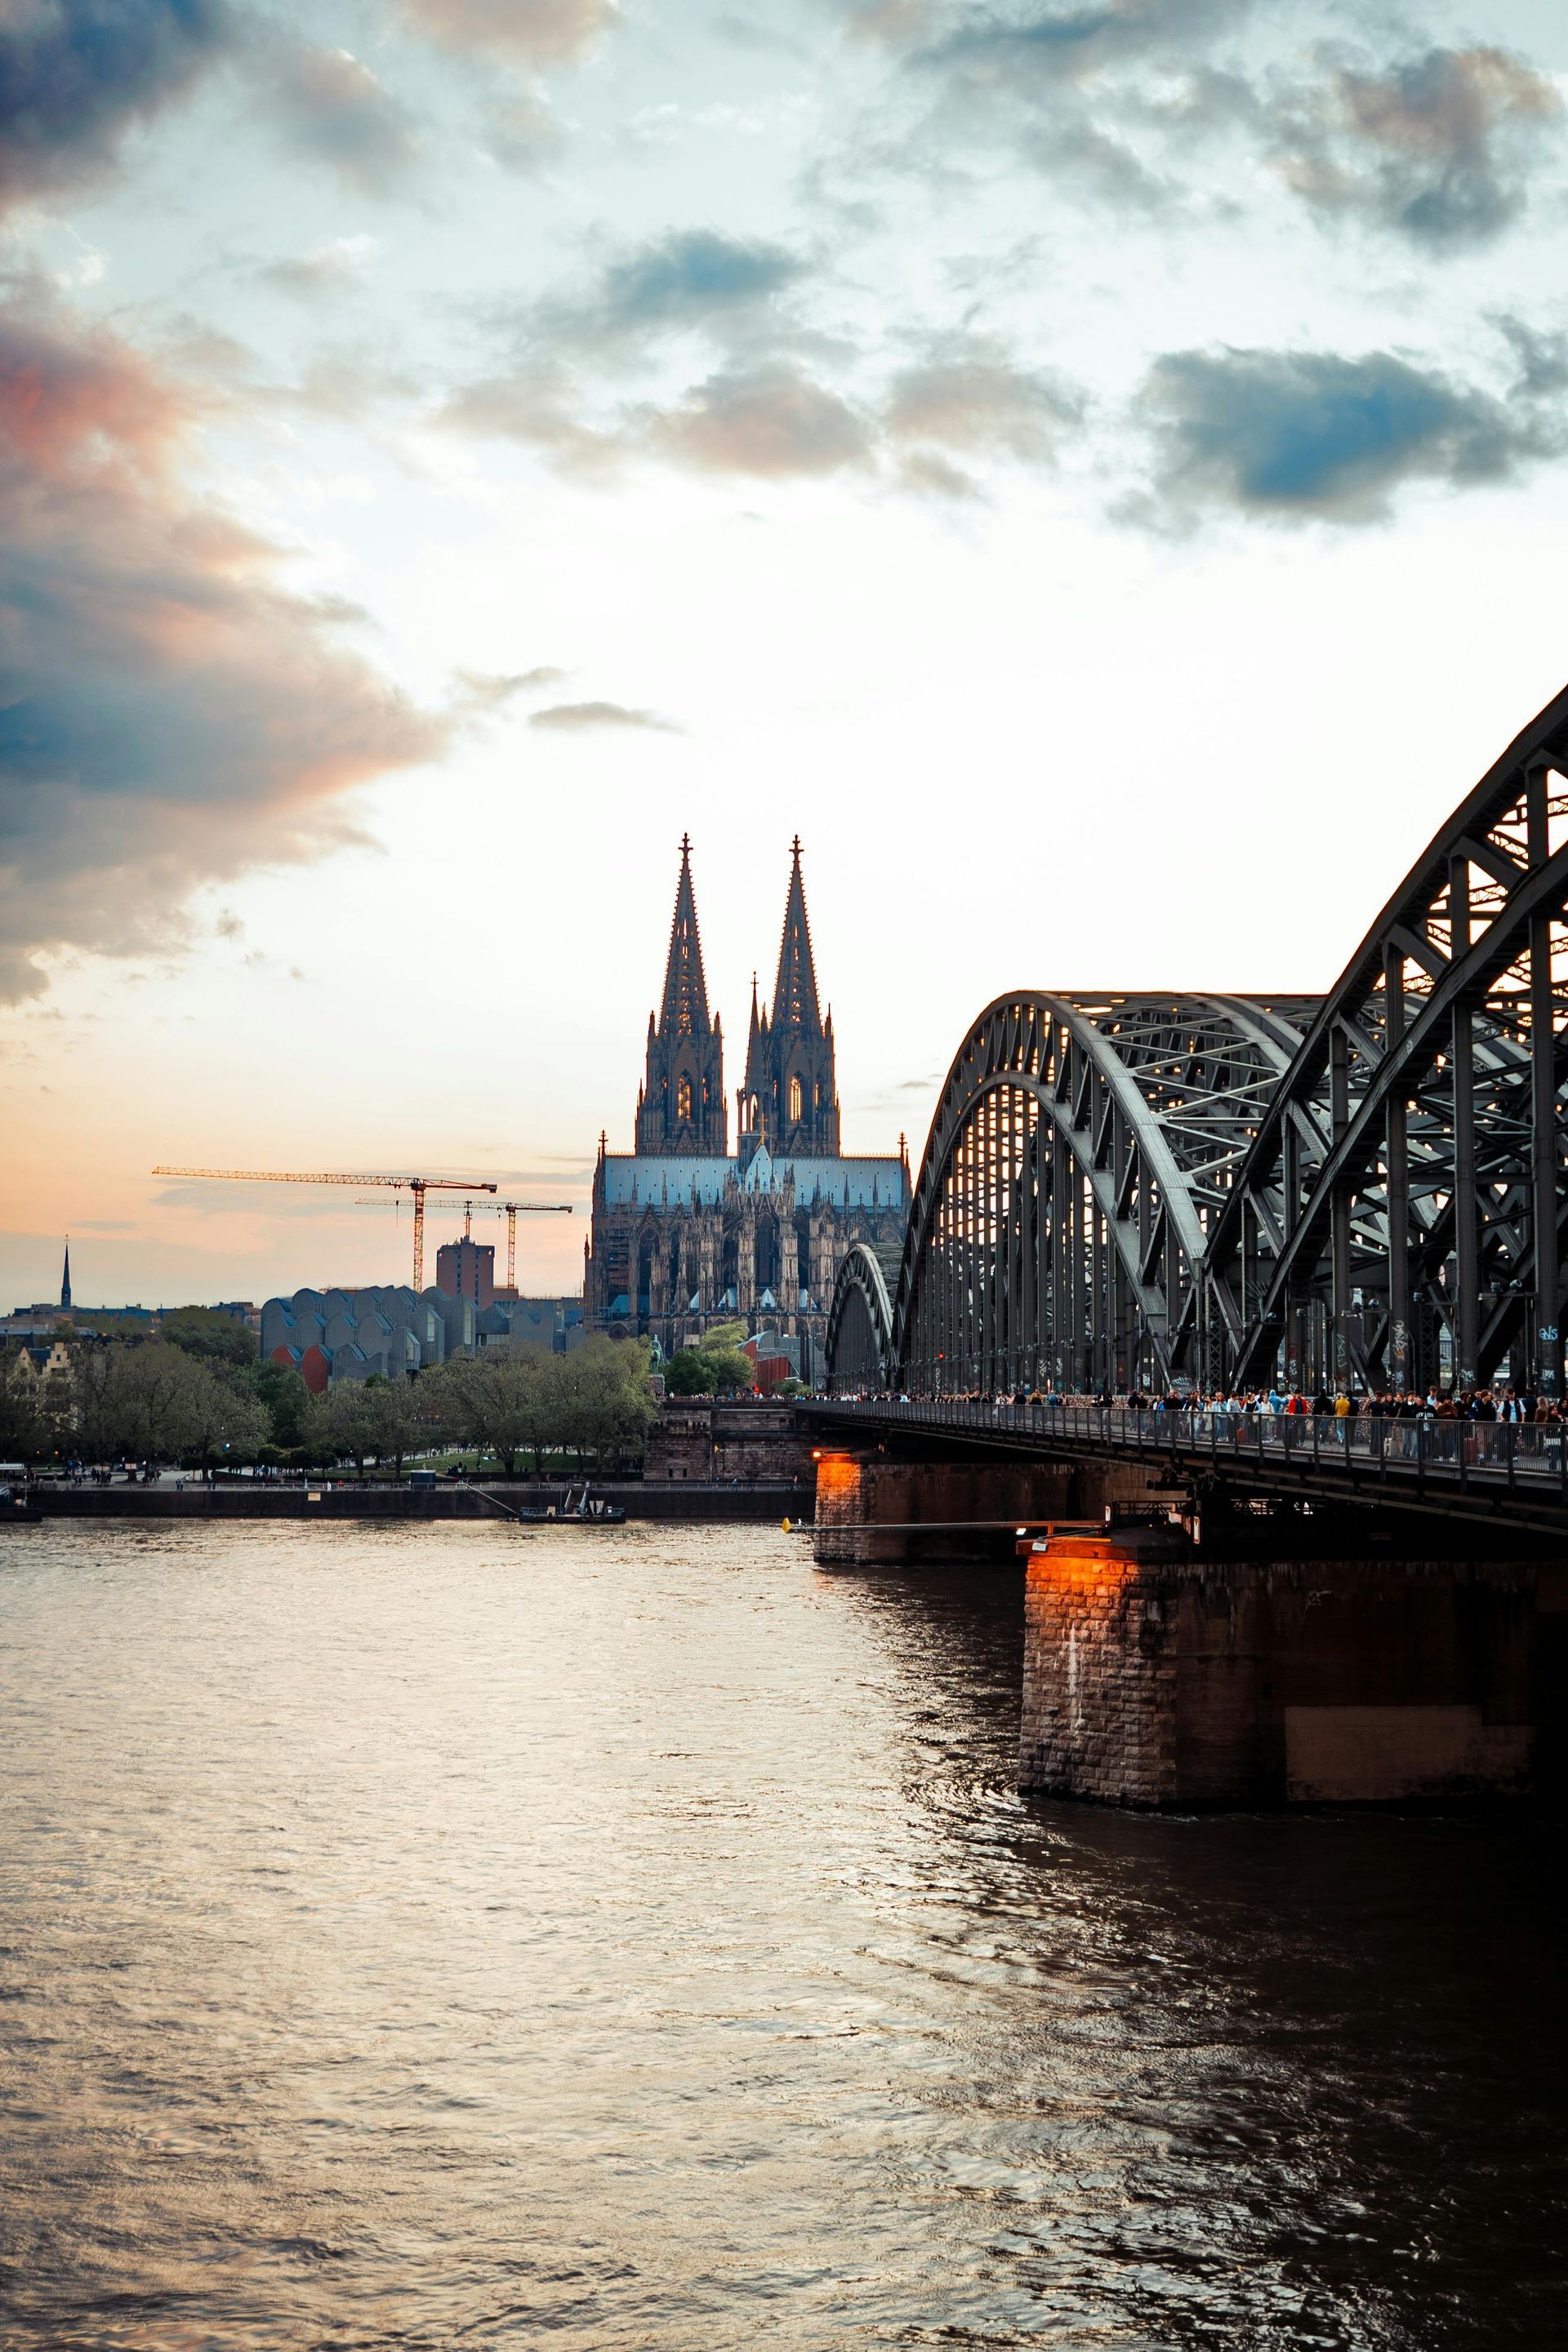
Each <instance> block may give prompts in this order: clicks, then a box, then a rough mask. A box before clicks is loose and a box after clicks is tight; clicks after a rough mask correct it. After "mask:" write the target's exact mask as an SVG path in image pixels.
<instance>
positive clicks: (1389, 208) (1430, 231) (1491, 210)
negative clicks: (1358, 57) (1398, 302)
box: [1273, 48, 1563, 248]
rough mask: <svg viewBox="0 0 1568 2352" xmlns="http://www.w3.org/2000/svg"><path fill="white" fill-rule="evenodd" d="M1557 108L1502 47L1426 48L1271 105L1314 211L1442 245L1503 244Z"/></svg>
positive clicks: (1281, 142) (1280, 139)
mask: <svg viewBox="0 0 1568 2352" xmlns="http://www.w3.org/2000/svg"><path fill="white" fill-rule="evenodd" d="M1562 116H1563V105H1562V100H1560V98H1559V97H1558V94H1557V91H1556V89H1554V88H1553V86H1552V83H1551V82H1550V81H1548V80H1547V79H1545V77H1544V76H1543V75H1542V74H1539V73H1537V72H1535V71H1534V69H1533V68H1531V66H1529V65H1527V64H1526V63H1525V62H1524V60H1523V59H1522V58H1517V57H1513V56H1510V53H1509V52H1508V51H1507V50H1506V49H1497V48H1471V49H1438V48H1433V49H1428V50H1426V53H1425V54H1424V55H1422V56H1420V57H1415V58H1407V59H1405V60H1404V61H1403V62H1400V63H1395V64H1393V65H1390V66H1388V67H1386V68H1382V69H1379V70H1373V71H1365V70H1357V69H1352V68H1349V67H1341V68H1338V69H1337V70H1335V71H1334V72H1333V73H1332V74H1331V77H1330V79H1329V80H1328V82H1327V83H1326V85H1324V86H1323V87H1322V88H1321V89H1319V90H1316V91H1313V92H1310V93H1307V94H1305V95H1298V96H1296V97H1294V98H1288V99H1285V100H1279V101H1278V102H1277V103H1276V105H1275V108H1274V110H1273V126H1274V138H1275V149H1276V160H1277V163H1278V166H1279V170H1280V171H1281V172H1282V173H1283V174H1284V177H1285V179H1286V181H1287V183H1288V184H1289V186H1290V187H1291V188H1293V189H1294V190H1295V192H1296V194H1298V195H1300V196H1301V197H1302V198H1303V199H1304V200H1305V202H1306V203H1307V204H1309V205H1311V206H1312V207H1313V209H1314V210H1316V211H1318V212H1321V213H1324V214H1346V215H1360V216H1361V217H1362V218H1363V219H1365V220H1368V221H1371V222H1373V223H1374V224H1376V225H1378V226H1383V227H1386V228H1391V229H1394V230H1396V231H1398V232H1399V233H1400V234H1401V235H1403V236H1407V237H1409V238H1410V239H1411V240H1412V241H1413V242H1414V243H1415V244H1418V245H1425V246H1427V247H1435V248H1442V247H1458V246H1468V245H1469V246H1473V245H1479V244H1481V243H1483V242H1485V241H1486V240H1487V239H1488V238H1490V237H1494V236H1498V235H1500V232H1501V231H1502V230H1503V229H1505V228H1506V227H1507V226H1509V224H1510V221H1512V220H1514V219H1515V218H1516V217H1517V216H1518V215H1519V214H1520V212H1521V210H1522V209H1523V206H1524V203H1525V197H1526V190H1527V184H1528V175H1529V172H1530V169H1531V165H1532V164H1533V163H1534V162H1535V161H1536V160H1537V158H1538V156H1539V155H1540V153H1541V152H1542V148H1543V146H1544V144H1545V142H1547V141H1548V140H1549V139H1550V140H1555V138H1556V137H1557V135H1558V131H1559V129H1560V126H1561V121H1562Z"/></svg>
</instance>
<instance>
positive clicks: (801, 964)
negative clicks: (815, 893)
mask: <svg viewBox="0 0 1568 2352" xmlns="http://www.w3.org/2000/svg"><path fill="white" fill-rule="evenodd" d="M781 1023H787V1024H789V1026H790V1027H792V1028H795V1029H798V1030H800V1031H801V1032H802V1033H803V1034H805V1035H806V1036H820V1035H821V1034H822V1021H821V1016H820V1015H819V1013H818V1012H817V1009H816V965H815V963H814V962H813V961H812V955H811V926H810V924H809V923H808V922H807V921H806V917H805V884H804V883H803V882H802V880H801V878H800V835H799V834H798V833H797V834H796V835H795V839H794V840H793V841H792V842H791V844H790V868H789V895H788V896H787V898H785V900H784V936H783V938H782V939H781V940H780V941H779V970H778V978H777V979H776V980H775V981H774V982H773V1027H774V1028H775V1029H776V1028H778V1027H779V1025H780V1024H781Z"/></svg>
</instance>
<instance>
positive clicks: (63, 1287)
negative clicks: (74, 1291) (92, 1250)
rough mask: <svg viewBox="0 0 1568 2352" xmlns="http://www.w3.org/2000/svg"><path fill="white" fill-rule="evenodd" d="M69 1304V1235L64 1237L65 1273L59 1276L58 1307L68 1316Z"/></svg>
mask: <svg viewBox="0 0 1568 2352" xmlns="http://www.w3.org/2000/svg"><path fill="white" fill-rule="evenodd" d="M70 1303H71V1237H70V1235H69V1234H67V1235H66V1265H65V1272H64V1273H63V1274H62V1275H61V1276H60V1305H61V1306H62V1307H64V1308H65V1310H66V1312H67V1314H69V1312H70Z"/></svg>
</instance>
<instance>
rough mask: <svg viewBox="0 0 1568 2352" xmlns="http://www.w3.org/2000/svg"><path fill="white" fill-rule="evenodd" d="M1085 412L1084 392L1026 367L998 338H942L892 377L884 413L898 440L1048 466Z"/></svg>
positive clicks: (892, 434)
mask: <svg viewBox="0 0 1568 2352" xmlns="http://www.w3.org/2000/svg"><path fill="white" fill-rule="evenodd" d="M1082 415H1083V401H1082V397H1081V395H1080V394H1078V393H1076V392H1075V391H1074V390H1073V389H1072V387H1071V386H1070V385H1068V384H1067V383H1063V382H1062V381H1060V380H1059V379H1058V377H1056V376H1053V375H1048V374H1045V373H1038V372H1036V371H1033V370H1030V369H1027V368H1021V367H1019V366H1017V365H1016V362H1014V361H1013V360H1012V359H1011V357H1010V356H1009V355H1008V353H1007V352H1006V351H1005V348H1004V347H1003V346H1002V345H1001V344H999V343H995V342H993V341H989V340H987V339H984V338H981V337H976V336H952V337H947V338H945V339H942V340H941V341H938V342H937V343H935V344H934V345H933V346H932V347H931V352H930V354H929V356H928V357H927V358H926V359H925V360H923V361H922V362H921V363H920V364H919V365H918V366H915V367H910V368H905V369H904V370H903V371H902V372H901V373H900V374H898V375H896V376H895V377H894V378H893V381H892V383H891V385H890V387H889V398H888V404H887V410H886V425H887V430H888V432H889V435H890V436H891V437H892V439H893V440H894V441H896V442H900V443H905V444H909V445H911V446H917V447H923V448H928V449H929V448H937V449H950V450H951V449H957V450H962V451H966V452H968V453H969V454H971V455H973V456H995V455H1002V456H1005V457H1016V458H1018V459H1020V460H1021V461H1022V462H1024V463H1026V464H1042V463H1049V462H1050V461H1051V460H1052V459H1053V458H1054V457H1055V456H1056V453H1057V451H1058V447H1059V446H1060V442H1061V439H1062V436H1063V435H1064V433H1065V432H1066V431H1067V430H1068V428H1070V427H1071V426H1074V425H1077V424H1078V423H1079V420H1080V418H1081V416H1082Z"/></svg>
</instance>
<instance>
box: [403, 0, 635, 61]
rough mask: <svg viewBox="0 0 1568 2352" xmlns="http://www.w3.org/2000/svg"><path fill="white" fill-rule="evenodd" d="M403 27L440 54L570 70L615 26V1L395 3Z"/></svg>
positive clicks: (411, 0)
mask: <svg viewBox="0 0 1568 2352" xmlns="http://www.w3.org/2000/svg"><path fill="white" fill-rule="evenodd" d="M397 5H398V9H399V12H400V14H401V15H402V16H403V19H404V22H405V24H406V25H408V26H410V27H411V29H412V30H413V31H415V32H417V33H423V34H425V35H426V37H427V38H428V39H430V40H432V41H438V42H439V43H440V44H441V46H442V47H444V48H449V49H477V50H480V51H483V52H486V53H488V54H489V55H490V56H492V57H498V58H502V59H503V60H505V61H506V62H507V63H508V64H512V65H524V66H553V65H570V64H572V63H573V62H574V60H575V59H576V58H582V57H585V56H586V55H587V53H588V51H589V50H590V49H592V48H593V47H595V46H596V44H597V43H598V42H599V41H600V40H601V39H602V38H603V37H604V36H605V34H606V33H607V32H609V31H610V30H611V28H612V27H613V26H616V24H618V23H619V21H620V12H619V10H618V9H617V8H616V6H615V5H614V0H397Z"/></svg>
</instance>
